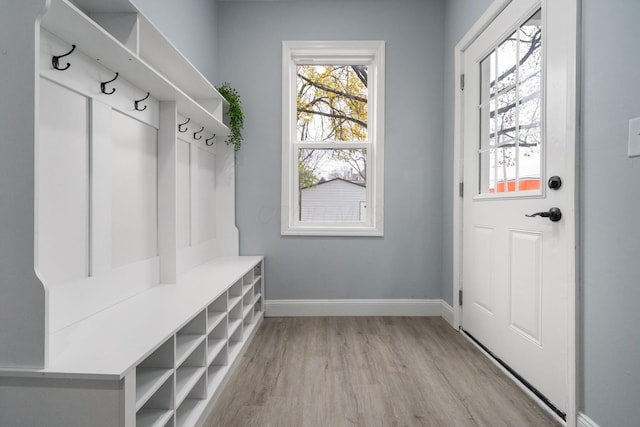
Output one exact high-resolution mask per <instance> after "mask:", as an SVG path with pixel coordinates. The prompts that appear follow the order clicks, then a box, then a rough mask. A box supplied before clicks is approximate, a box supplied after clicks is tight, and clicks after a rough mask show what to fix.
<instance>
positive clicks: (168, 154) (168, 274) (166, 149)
mask: <svg viewBox="0 0 640 427" xmlns="http://www.w3.org/2000/svg"><path fill="white" fill-rule="evenodd" d="M177 128H178V116H177V107H176V103H175V102H174V101H161V102H160V128H159V130H158V251H159V253H160V283H175V282H176V276H177V269H176V262H177V261H176V257H177V253H176V251H177V249H176V248H177V243H178V225H177V217H178V214H177V188H176V182H177V163H178V160H177V146H176V142H177V134H176V132H177Z"/></svg>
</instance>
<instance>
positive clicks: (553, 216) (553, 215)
mask: <svg viewBox="0 0 640 427" xmlns="http://www.w3.org/2000/svg"><path fill="white" fill-rule="evenodd" d="M525 216H528V217H529V218H533V217H536V216H540V217H542V218H549V220H550V221H552V222H558V221H560V220H561V219H562V211H561V210H560V208H551V209H549V210H548V211H547V212H536V213H534V214H529V215H526V214H525Z"/></svg>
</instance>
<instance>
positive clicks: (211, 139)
mask: <svg viewBox="0 0 640 427" xmlns="http://www.w3.org/2000/svg"><path fill="white" fill-rule="evenodd" d="M215 137H216V134H215V133H214V134H213V136H212V137H211V138H209V139H205V140H204V143H205V144H207V145H208V146H212V145H213V140H214V139H215ZM209 141H211V144H209Z"/></svg>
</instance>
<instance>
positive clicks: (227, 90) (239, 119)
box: [216, 82, 244, 151]
mask: <svg viewBox="0 0 640 427" xmlns="http://www.w3.org/2000/svg"><path fill="white" fill-rule="evenodd" d="M216 89H218V92H220V94H221V95H222V96H224V98H225V99H226V100H227V102H228V103H229V111H228V112H227V113H226V114H227V115H228V117H229V126H230V128H231V133H230V134H229V136H228V137H227V140H226V143H227V145H233V146H234V147H235V150H236V151H238V150H240V147H241V146H242V130H243V129H244V113H243V112H242V103H241V101H240V94H239V93H238V91H237V90H235V89H234V88H233V87H231V84H230V83H229V82H224V83H222V86H220V87H217V88H216Z"/></svg>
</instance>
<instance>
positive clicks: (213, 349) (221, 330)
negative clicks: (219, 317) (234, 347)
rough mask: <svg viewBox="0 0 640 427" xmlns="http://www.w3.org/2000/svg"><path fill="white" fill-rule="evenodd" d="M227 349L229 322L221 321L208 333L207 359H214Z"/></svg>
mask: <svg viewBox="0 0 640 427" xmlns="http://www.w3.org/2000/svg"><path fill="white" fill-rule="evenodd" d="M226 349H227V322H226V321H225V322H220V323H218V326H216V327H215V328H213V330H212V331H211V332H209V335H207V360H208V361H211V360H214V359H215V358H216V357H217V356H218V354H220V353H221V352H226Z"/></svg>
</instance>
